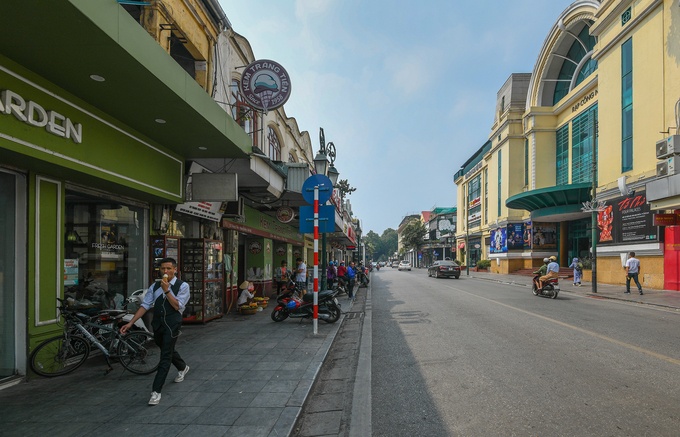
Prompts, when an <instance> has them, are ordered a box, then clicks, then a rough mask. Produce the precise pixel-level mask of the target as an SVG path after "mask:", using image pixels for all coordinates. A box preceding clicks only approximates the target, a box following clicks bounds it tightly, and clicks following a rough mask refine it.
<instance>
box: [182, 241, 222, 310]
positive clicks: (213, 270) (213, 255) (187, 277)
mask: <svg viewBox="0 0 680 437" xmlns="http://www.w3.org/2000/svg"><path fill="white" fill-rule="evenodd" d="M180 247H181V254H180V256H181V257H182V263H181V269H180V271H181V276H180V278H181V279H182V280H183V281H185V282H188V283H189V286H190V287H191V297H190V298H189V302H187V305H186V309H185V310H184V314H183V320H184V322H188V323H191V322H197V323H205V322H208V321H210V320H212V319H215V318H218V317H222V315H223V313H224V309H223V296H224V255H223V251H222V242H221V241H219V240H206V239H200V238H185V239H182V241H181V245H180Z"/></svg>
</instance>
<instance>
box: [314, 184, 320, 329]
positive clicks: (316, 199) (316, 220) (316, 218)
mask: <svg viewBox="0 0 680 437" xmlns="http://www.w3.org/2000/svg"><path fill="white" fill-rule="evenodd" d="M313 325H314V335H316V334H317V333H318V327H319V186H318V185H315V186H314V313H313Z"/></svg>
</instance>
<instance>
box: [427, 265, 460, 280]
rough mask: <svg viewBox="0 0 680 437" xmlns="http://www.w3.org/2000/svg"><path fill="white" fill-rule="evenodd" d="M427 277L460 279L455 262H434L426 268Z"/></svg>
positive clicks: (458, 269)
mask: <svg viewBox="0 0 680 437" xmlns="http://www.w3.org/2000/svg"><path fill="white" fill-rule="evenodd" d="M427 276H434V277H435V278H456V279H458V278H459V277H460V266H459V265H458V263H457V262H455V261H435V262H434V264H432V265H431V266H430V267H428V268H427Z"/></svg>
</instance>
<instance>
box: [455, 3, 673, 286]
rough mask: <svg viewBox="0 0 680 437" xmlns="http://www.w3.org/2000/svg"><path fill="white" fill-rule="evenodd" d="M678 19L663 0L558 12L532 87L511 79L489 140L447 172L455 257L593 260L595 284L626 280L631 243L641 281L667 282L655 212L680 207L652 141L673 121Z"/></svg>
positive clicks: (507, 268) (515, 266)
mask: <svg viewBox="0 0 680 437" xmlns="http://www.w3.org/2000/svg"><path fill="white" fill-rule="evenodd" d="M678 22H680V8H678V5H677V2H674V1H670V0H665V1H664V0H644V1H636V2H633V1H611V0H604V1H602V2H599V1H593V0H580V1H575V2H573V3H572V4H571V5H570V6H569V7H568V8H567V9H565V11H564V12H563V13H562V14H561V15H560V16H559V17H557V19H556V22H555V24H554V25H553V27H552V29H551V31H550V32H549V34H548V35H547V36H546V38H545V40H544V43H543V46H542V49H541V52H540V54H539V56H538V59H537V60H536V62H535V67H534V71H533V72H532V73H531V75H530V76H529V77H530V78H529V80H528V84H527V87H526V90H524V89H523V86H524V82H523V81H524V80H525V79H526V75H518V74H513V75H511V77H510V79H508V82H506V84H505V85H504V86H503V88H501V91H499V95H498V99H499V102H498V105H497V107H498V111H497V115H496V117H495V121H494V125H493V126H492V133H491V135H490V137H489V140H488V141H487V142H486V144H485V145H484V146H482V147H481V148H480V149H479V150H478V151H477V153H475V154H474V155H473V156H472V157H471V158H470V159H469V160H468V161H467V162H466V163H465V164H464V165H463V166H462V168H461V169H460V170H459V171H458V172H457V173H456V175H455V178H454V180H455V182H456V184H457V186H458V209H459V211H461V214H459V216H458V217H459V218H458V230H459V231H458V232H457V234H456V237H457V244H458V247H459V248H461V249H462V248H465V250H459V254H460V255H459V259H460V260H461V261H463V262H465V261H469V262H470V264H471V265H474V264H475V261H476V260H478V259H485V258H488V259H491V261H492V263H491V270H492V271H495V272H499V273H510V272H514V271H516V270H519V269H521V268H530V267H533V266H536V265H538V264H540V263H541V260H542V258H544V257H545V256H547V255H552V254H554V255H557V256H558V258H559V262H560V265H562V266H565V267H566V266H568V265H569V264H570V263H571V260H572V258H574V257H579V258H581V259H585V260H586V261H587V262H586V266H589V265H590V264H591V262H592V260H593V258H594V259H595V260H596V261H597V263H596V271H597V274H598V276H597V280H598V282H602V283H610V284H624V283H625V275H624V270H623V267H622V263H623V262H624V261H625V256H626V254H627V253H628V252H631V251H634V252H636V254H637V257H638V258H639V259H640V260H641V262H642V268H641V275H640V276H641V280H642V282H643V287H647V288H673V287H674V286H673V285H672V284H673V282H672V281H670V280H669V279H670V276H671V274H670V272H671V271H677V270H678V268H677V267H678V266H677V265H672V264H671V262H675V263H676V264H677V261H672V260H674V259H676V258H674V257H673V256H670V255H671V254H670V253H669V249H672V248H674V247H676V246H674V245H668V244H667V245H666V246H667V247H666V248H664V243H663V241H664V237H665V234H666V235H667V234H668V233H669V232H671V233H673V229H674V227H672V226H668V227H665V228H664V227H658V226H655V225H654V215H655V214H656V213H664V212H672V209H674V208H678V206H680V182H676V180H675V178H674V172H675V170H674V165H673V160H672V159H670V161H669V159H668V158H665V159H664V160H661V159H658V158H657V153H656V152H655V151H654V150H655V149H656V148H657V143H660V144H661V145H665V144H667V143H668V144H671V143H672V142H673V140H674V138H675V137H672V135H673V134H677V133H678V132H677V126H678V125H680V122H678V121H676V118H677V117H678V114H677V110H676V105H677V102H678V98H679V97H680V63H679V61H678V59H679V58H680V38H678V35H677V33H678V31H677V28H678V24H677V23H678ZM522 92H525V98H526V99H525V101H524V102H523V104H521V103H519V102H517V101H516V98H513V96H515V97H516V96H519V95H521V94H522ZM508 98H510V101H509V103H508ZM668 137H671V139H670V140H667V141H664V139H666V138H668ZM678 138H680V137H678ZM678 142H679V143H680V141H678ZM670 147H671V150H670V152H668V151H665V152H663V153H665V155H663V154H662V155H663V156H666V155H669V156H670V153H671V152H673V151H674V150H675V149H673V148H672V144H671V146H670ZM675 147H677V150H678V153H680V144H678V146H675ZM667 148H668V147H667ZM665 150H666V149H665ZM659 156H661V155H659ZM657 164H659V165H657ZM679 167H680V166H679ZM665 172H666V173H665ZM678 173H680V168H679V169H678ZM593 179H594V180H595V181H594V182H593ZM593 188H594V190H593ZM593 191H595V198H594V199H593V197H592V194H593ZM584 202H590V204H587V205H584ZM591 210H595V211H594V212H591ZM671 218H672V217H671ZM593 223H595V226H593ZM673 235H674V234H673ZM593 237H595V241H596V244H595V245H594V249H595V250H594V252H595V256H593V244H592V241H593ZM666 238H668V237H667V236H666ZM677 246H678V247H680V245H677ZM664 256H665V258H666V261H665V262H666V266H664ZM590 272H591V270H586V272H585V273H586V275H585V276H586V277H585V279H586V280H589V279H590V278H591V276H590ZM675 284H676V285H677V282H676V283H675ZM676 289H677V288H676Z"/></svg>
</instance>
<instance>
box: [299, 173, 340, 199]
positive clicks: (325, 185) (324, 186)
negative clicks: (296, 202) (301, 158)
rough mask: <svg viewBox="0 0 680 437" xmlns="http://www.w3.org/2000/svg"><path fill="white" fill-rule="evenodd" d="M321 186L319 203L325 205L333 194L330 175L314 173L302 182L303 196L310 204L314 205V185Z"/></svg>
mask: <svg viewBox="0 0 680 437" xmlns="http://www.w3.org/2000/svg"><path fill="white" fill-rule="evenodd" d="M317 185H318V186H319V204H321V205H323V204H324V203H326V202H328V200H329V199H330V198H331V196H332V195H333V183H332V182H331V180H330V179H328V176H324V175H322V174H313V175H311V176H310V177H308V178H307V179H305V182H304V183H303V184H302V197H303V198H304V199H305V201H306V202H307V203H309V204H310V205H314V187H316V186H317Z"/></svg>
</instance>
